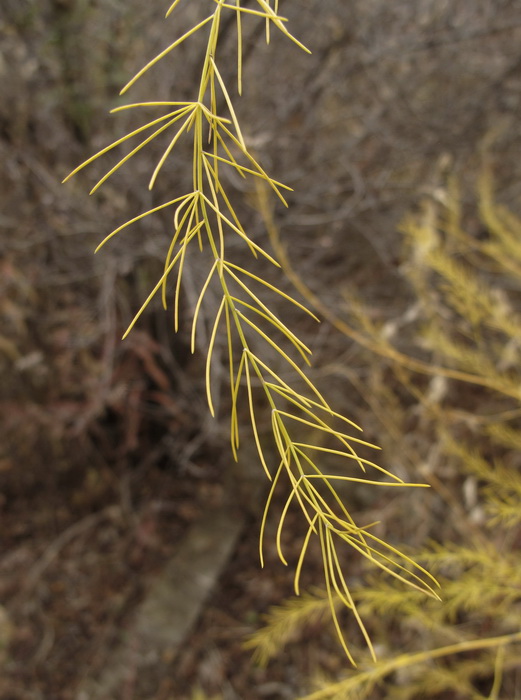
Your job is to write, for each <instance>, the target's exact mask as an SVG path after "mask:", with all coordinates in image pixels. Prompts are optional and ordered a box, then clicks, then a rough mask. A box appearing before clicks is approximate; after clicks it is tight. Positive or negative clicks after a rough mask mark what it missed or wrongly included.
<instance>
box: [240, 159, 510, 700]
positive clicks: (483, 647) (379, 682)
mask: <svg viewBox="0 0 521 700" xmlns="http://www.w3.org/2000/svg"><path fill="white" fill-rule="evenodd" d="M478 193H479V196H478V212H477V216H476V215H475V214H474V215H472V214H471V215H464V214H463V211H462V210H463V206H462V198H461V196H460V193H459V191H458V185H457V182H456V181H455V180H454V179H451V180H450V181H449V183H448V184H447V186H446V187H444V188H442V189H437V190H436V191H435V192H434V194H435V196H434V197H430V198H429V199H426V200H425V201H424V203H423V205H422V207H421V210H420V211H419V212H418V213H416V214H410V215H409V216H408V217H407V218H406V219H405V221H404V222H403V224H402V227H401V230H402V233H403V236H404V263H403V265H402V272H403V274H404V275H405V276H406V278H407V279H408V281H409V282H410V285H411V289H412V292H413V296H412V300H411V303H410V305H409V306H408V308H406V309H405V310H404V312H403V313H402V314H401V316H400V317H399V318H395V319H392V320H387V321H386V322H377V321H374V320H372V319H374V317H375V314H374V313H373V310H372V309H370V308H368V307H367V306H364V305H363V304H361V303H360V302H357V303H353V300H351V301H352V303H351V305H350V310H351V314H352V316H351V318H352V321H351V323H352V325H347V324H346V322H345V321H343V320H341V319H338V318H334V317H332V320H333V321H334V322H336V325H337V326H338V327H340V328H341V329H342V330H343V331H344V332H346V333H347V334H348V335H350V336H354V337H356V338H357V340H359V341H361V342H362V343H364V344H365V345H366V346H367V347H369V348H370V349H371V350H372V351H373V352H375V353H377V354H373V355H371V356H369V357H370V358H371V357H372V360H370V362H371V370H370V372H369V373H368V374H369V376H370V377H371V380H370V387H369V390H370V394H371V406H372V407H374V406H376V407H377V412H378V413H379V414H380V415H381V416H382V417H383V420H384V423H385V426H386V429H387V432H389V433H390V434H391V435H392V436H393V437H392V440H396V436H402V437H401V438H399V439H398V442H399V450H400V456H399V460H400V462H401V463H402V465H403V466H404V468H406V469H409V470H410V469H411V465H413V466H412V468H415V469H416V470H419V471H420V472H421V474H422V476H424V477H425V478H426V479H427V481H429V482H430V483H431V485H432V487H433V493H432V497H431V498H430V499H428V500H426V499H424V500H423V501H422V503H423V506H426V509H425V510H423V511H422V512H421V513H414V511H412V512H408V513H406V514H404V513H401V514H397V516H396V517H399V518H401V519H402V520H403V523H402V527H404V528H406V529H408V530H409V532H410V533H411V539H412V540H413V539H414V534H413V533H416V532H417V531H418V529H419V530H423V531H424V532H425V533H426V535H427V537H426V542H427V544H426V545H425V546H424V549H423V552H422V553H420V555H419V560H420V561H421V562H422V563H424V564H425V565H426V566H427V567H429V568H430V569H431V570H432V571H433V572H434V573H435V574H436V575H437V576H438V578H439V580H440V582H441V585H442V598H443V602H442V603H439V602H436V601H432V600H429V601H427V600H425V599H424V598H422V597H421V596H419V595H418V594H417V592H416V591H413V590H403V589H400V588H398V587H397V586H396V585H395V584H394V583H393V582H392V581H385V580H384V579H382V578H381V577H380V578H378V579H376V578H375V579H374V580H373V581H372V585H371V586H366V587H364V588H363V589H362V588H359V589H357V590H356V591H355V592H354V599H355V600H356V601H357V604H358V606H359V610H360V612H361V614H363V615H364V616H365V619H366V621H367V626H368V629H369V630H370V633H371V634H372V636H373V639H374V641H375V646H376V648H377V649H378V652H379V659H378V661H377V662H376V663H374V664H373V663H372V662H370V661H369V660H368V661H367V662H366V663H362V665H361V667H360V669H359V670H357V671H353V672H350V673H349V675H348V676H346V677H345V678H344V679H342V680H338V679H334V680H331V679H329V680H328V681H326V682H322V683H321V684H320V685H321V687H320V689H319V690H317V691H316V692H313V693H311V694H309V695H308V696H306V700H325V699H331V700H333V699H337V698H338V699H339V698H357V700H361V699H363V698H371V699H372V700H373V699H376V698H383V697H392V698H393V699H395V698H396V699H399V700H413V699H415V700H419V699H420V698H436V699H438V700H442V699H443V700H447V699H449V698H450V699H452V698H454V699H456V698H496V699H497V698H514V697H518V695H517V694H516V693H517V692H518V691H516V687H517V686H516V677H517V674H518V672H519V665H520V661H519V646H518V644H519V643H520V642H521V633H520V632H519V629H520V625H521V605H520V603H521V594H520V591H521V555H520V551H519V544H520V541H521V539H520V535H521V474H520V466H521V461H520V459H519V447H520V446H521V406H520V401H519V399H520V398H521V389H520V387H521V382H520V379H521V373H520V370H519V361H520V350H521V346H520V343H521V316H520V315H519V311H518V310H519V302H520V297H519V291H520V288H521V287H520V283H521V265H520V262H521V237H520V235H519V234H520V232H521V221H520V220H519V219H518V218H517V217H516V216H514V215H513V214H512V212H511V211H509V210H508V209H506V208H505V207H503V206H502V205H500V204H498V203H497V202H496V201H495V199H494V195H493V190H492V178H491V172H490V169H489V168H488V167H485V168H484V170H483V173H482V176H481V178H480V182H479V188H478ZM272 234H273V231H272ZM275 243H276V244H277V240H276V238H275ZM290 274H291V270H290ZM294 274H295V273H293V275H294ZM297 281H298V282H299V286H300V288H301V291H303V292H305V293H306V295H307V296H308V299H309V300H310V301H316V299H315V298H314V297H313V295H312V293H311V292H310V290H308V289H307V288H306V287H305V286H304V283H303V282H302V280H297ZM382 358H385V359H386V360H387V361H388V362H386V363H382ZM389 367H390V368H391V369H392V374H390V373H389ZM393 375H394V378H393ZM422 375H423V378H422ZM426 377H427V378H428V377H430V379H427V378H426ZM364 390H365V392H367V391H368V388H367V386H364ZM428 508H431V512H429V510H427V509H428ZM317 616H319V618H320V617H322V618H324V617H326V618H327V616H328V610H327V604H326V601H325V598H324V596H323V595H322V594H321V593H320V592H318V593H314V594H313V595H309V596H306V597H303V598H302V599H300V600H294V601H288V603H287V604H285V605H284V606H282V607H281V608H279V609H276V610H273V611H272V612H271V613H270V614H269V615H268V616H267V619H266V623H267V624H266V627H265V628H264V629H262V630H260V631H259V632H258V633H256V635H254V637H253V638H252V640H251V642H250V645H251V646H253V647H255V648H256V651H257V655H258V657H259V659H260V660H262V661H267V660H268V659H269V658H271V657H272V656H274V655H275V654H278V653H280V650H281V647H282V646H283V645H284V644H285V643H286V642H287V641H289V640H291V639H295V638H298V636H299V634H301V633H302V630H304V629H306V626H308V625H310V624H311V625H313V624H316V621H317ZM348 636H349V635H348ZM397 649H399V650H400V651H401V654H400V655H398V656H397V655H396V650H397ZM420 650H422V651H420Z"/></svg>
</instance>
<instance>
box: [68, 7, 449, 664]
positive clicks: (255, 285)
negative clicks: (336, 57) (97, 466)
mask: <svg viewBox="0 0 521 700" xmlns="http://www.w3.org/2000/svg"><path fill="white" fill-rule="evenodd" d="M200 4H201V6H203V5H205V3H204V2H201V3H200ZM206 4H207V5H208V6H209V10H208V14H207V15H206V16H205V17H204V19H202V20H201V21H199V22H198V23H196V24H195V25H194V26H193V27H192V28H191V29H190V30H188V31H187V32H185V33H184V34H182V36H180V37H178V38H177V39H175V40H174V41H172V42H171V43H170V44H169V45H168V46H167V47H166V48H165V49H164V50H162V51H160V53H158V54H157V55H156V56H155V57H154V58H152V59H151V60H150V61H149V62H148V63H147V64H146V65H145V66H144V67H143V68H142V69H141V70H140V71H138V73H137V74H136V75H135V76H134V77H133V78H132V79H131V80H130V81H129V82H128V83H127V85H126V86H125V87H124V88H123V90H122V94H124V93H126V92H127V91H128V90H129V89H130V88H131V87H132V86H133V85H134V83H136V81H138V80H140V79H141V78H142V77H143V76H145V75H146V74H147V72H148V71H149V70H150V69H152V68H153V67H154V66H155V64H157V63H158V62H159V61H160V60H162V59H164V58H165V57H167V56H168V55H169V54H170V52H172V51H173V50H174V49H175V48H176V47H178V46H179V45H181V44H182V43H183V42H185V41H187V40H189V39H190V38H191V37H193V36H194V35H196V34H203V33H205V36H206V46H205V50H204V56H203V60H202V69H201V72H200V79H199V84H198V85H196V86H195V89H194V92H195V99H194V100H193V101H176V100H170V99H163V100H157V99H156V100H154V101H149V102H137V103H131V104H127V105H123V106H118V107H117V108H116V109H114V110H113V111H114V112H116V113H117V112H121V111H124V110H135V111H137V112H143V111H145V112H150V111H151V112H152V113H153V114H154V115H155V116H153V118H152V119H150V120H148V121H146V122H145V123H144V124H143V125H142V126H139V127H138V128H136V129H134V130H132V131H130V132H129V133H127V134H125V135H124V136H122V137H121V138H119V139H117V140H116V141H115V142H114V143H112V144H110V145H108V146H107V147H105V148H103V149H102V150H100V151H99V152H98V153H96V154H95V155H94V156H92V157H91V158H89V159H88V160H87V161H86V162H85V163H83V164H82V165H80V166H79V167H78V168H76V170H74V171H73V172H72V173H71V175H69V177H71V176H72V175H74V174H75V173H77V172H78V171H79V170H81V169H82V168H84V167H85V166H87V165H89V164H90V163H92V162H93V161H94V160H96V159H98V158H100V157H101V156H104V155H106V154H109V153H111V152H112V151H113V149H117V148H118V147H120V146H123V147H124V146H126V145H127V142H131V141H132V142H133V140H134V139H135V140H136V141H137V145H135V146H133V147H131V149H130V150H129V151H127V152H126V153H125V154H124V155H123V156H121V157H120V158H119V159H118V160H117V162H116V163H115V165H113V166H111V167H110V168H109V169H108V171H107V172H106V173H105V175H103V177H101V178H100V179H99V180H98V182H97V183H96V184H95V185H94V187H93V188H92V190H91V193H94V192H96V190H98V188H99V187H101V186H102V185H103V183H105V182H106V181H107V180H108V179H109V178H110V177H111V176H112V175H113V174H114V173H116V171H117V170H118V169H119V168H120V167H122V166H127V164H128V162H129V161H130V160H131V158H132V157H133V156H134V155H136V154H137V153H138V152H140V151H141V149H143V148H145V147H146V146H147V145H148V144H150V143H151V142H152V141H153V140H155V139H156V138H157V137H160V136H163V137H167V138H168V140H167V146H166V148H165V149H164V152H163V154H162V156H161V157H160V158H159V160H158V162H157V163H156V164H154V165H153V166H152V167H151V177H150V181H149V183H148V186H149V188H150V189H152V188H153V187H154V185H155V183H156V181H157V178H158V177H159V175H160V172H161V170H162V168H163V166H164V165H165V162H166V161H167V159H169V158H170V157H171V156H172V154H173V151H174V149H175V147H176V145H177V144H178V143H179V142H180V141H181V140H182V139H185V140H190V142H191V145H192V160H191V163H190V165H188V164H187V165H188V168H190V169H191V172H192V185H191V188H190V190H189V191H188V192H184V193H179V192H173V193H172V196H171V198H169V199H168V201H165V202H164V203H162V204H160V205H159V206H156V207H153V208H152V209H149V210H148V211H145V212H143V213H141V214H140V215H138V216H136V217H133V218H132V219H131V220H130V221H127V222H126V223H124V224H122V225H121V226H118V227H117V228H116V229H115V230H114V231H112V232H111V233H109V234H108V235H107V236H106V237H105V238H104V240H103V241H102V243H101V244H100V246H98V249H99V248H100V247H101V246H103V245H105V244H106V243H108V242H109V241H110V240H111V239H112V238H113V237H114V236H116V235H117V234H119V233H121V232H122V231H124V230H125V229H126V228H127V227H128V226H130V225H132V224H134V223H136V222H138V221H141V220H143V219H145V218H146V217H149V216H153V215H154V214H157V213H158V212H160V211H162V210H166V209H168V210H171V211H172V212H173V216H172V219H173V233H172V239H171V242H170V246H169V248H168V250H167V252H166V256H165V263H164V271H163V274H162V275H161V277H160V279H159V280H158V281H157V284H156V285H155V286H154V287H153V289H152V290H151V291H150V294H149V295H148V297H147V299H146V300H145V301H144V303H143V305H142V307H141V308H140V309H139V310H138V312H137V313H136V315H135V317H134V320H133V321H132V322H131V324H130V326H129V328H128V330H127V331H126V333H125V336H126V335H127V334H128V333H129V332H130V330H131V329H132V327H133V326H134V325H135V323H136V322H137V320H138V319H139V317H140V316H141V314H142V313H143V312H144V311H145V309H146V308H147V305H148V304H149V303H150V301H151V300H152V298H153V297H154V296H155V295H156V294H161V298H162V302H163V305H164V307H165V308H166V307H167V302H168V298H169V289H170V287H169V285H170V282H171V277H172V276H174V278H175V279H174V281H173V284H172V286H173V309H174V329H175V330H178V328H179V323H180V314H181V297H182V293H183V272H184V271H185V270H186V266H187V265H189V264H191V261H192V256H193V255H194V254H195V252H196V251H197V249H198V250H199V257H198V258H197V265H198V268H199V269H204V270H205V274H204V282H203V284H202V285H201V287H200V290H199V293H198V298H197V300H196V302H195V304H194V307H193V320H192V326H191V348H192V352H194V351H195V350H196V339H197V333H198V327H200V323H201V318H202V317H203V315H204V317H205V318H208V317H209V316H210V315H211V316H212V320H211V322H210V324H209V328H210V332H209V334H208V336H209V337H208V342H207V345H206V391H207V399H208V405H209V409H210V411H211V413H212V414H214V404H215V400H214V396H213V393H212V368H213V367H214V365H215V361H216V360H215V358H214V355H215V352H214V351H215V348H216V347H217V344H218V343H217V339H218V337H220V334H223V335H224V338H225V340H224V347H225V348H226V350H225V353H226V355H227V365H228V377H229V406H230V418H229V420H230V443H231V450H232V453H233V455H234V457H235V458H236V459H237V456H238V450H239V443H240V438H239V435H240V426H241V416H242V412H241V406H242V405H244V407H245V409H246V410H245V413H246V414H247V415H248V416H249V423H250V427H251V431H250V436H251V439H252V440H253V441H254V443H255V445H256V448H257V452H258V455H259V459H260V463H261V465H262V468H263V469H264V471H265V473H266V476H267V478H268V479H269V480H270V481H271V489H270V492H269V495H268V498H267V502H266V507H265V510H264V515H263V517H262V521H261V528H260V529H261V534H260V557H261V562H263V537H264V532H265V527H266V521H267V516H268V511H269V510H270V505H271V504H272V502H273V497H274V494H275V490H276V489H285V490H286V500H285V505H284V506H283V508H282V511H281V513H280V516H279V518H280V520H279V525H278V529H277V535H276V540H277V551H278V554H279V557H280V559H281V560H282V561H283V562H284V563H287V561H286V558H285V554H284V552H283V550H282V546H281V535H282V531H283V528H284V523H285V519H286V515H287V513H288V511H289V509H290V508H292V507H298V508H300V510H301V512H302V515H303V517H304V518H305V521H306V523H307V534H306V535H305V536H304V538H303V543H302V549H301V554H300V557H299V559H298V562H297V563H296V567H295V577H294V587H295V592H296V593H297V594H298V593H299V580H300V575H301V570H302V567H303V563H304V559H305V556H306V552H307V551H308V548H309V544H310V541H311V540H312V539H313V538H314V539H316V540H317V541H318V542H319V545H320V548H321V552H322V558H323V567H324V579H325V585H326V591H327V593H326V601H327V605H328V606H329V609H330V612H331V615H332V619H333V623H334V626H335V628H336V631H337V633H338V636H339V638H340V640H341V643H342V645H343V648H344V651H345V653H346V654H347V656H348V657H349V658H350V659H351V660H352V661H353V659H352V656H351V653H350V651H349V649H348V647H347V644H346V642H345V640H344V636H343V634H342V630H341V626H340V622H339V620H338V617H337V613H336V610H337V603H338V601H340V603H341V604H342V605H343V606H345V607H346V608H347V609H348V610H349V611H350V612H351V614H352V615H353V616H354V619H355V620H356V623H357V624H358V626H359V628H360V630H361V631H362V633H363V636H364V637H365V640H366V643H367V644H368V646H369V649H370V651H371V654H372V655H373V656H374V651H373V648H372V645H371V641H370V639H369V635H368V633H367V631H366V629H365V626H364V623H363V621H362V618H361V617H360V615H359V612H358V609H357V605H356V602H355V600H354V599H353V596H352V594H351V591H350V587H349V585H348V581H347V579H346V576H345V572H344V570H343V559H344V555H343V554H342V548H343V547H345V546H347V547H350V548H352V549H354V550H356V551H357V552H358V553H359V554H360V555H361V556H362V557H365V559H366V560H368V561H369V562H370V563H371V564H373V565H375V566H376V567H378V568H379V569H380V570H381V571H382V572H384V573H385V574H389V575H391V576H392V577H394V579H396V580H398V581H400V582H403V583H407V584H408V585H409V586H410V587H412V588H413V589H416V590H418V591H421V592H423V593H426V594H428V595H429V596H431V597H433V598H437V597H438V596H437V593H436V592H435V588H436V586H437V583H436V581H435V579H434V578H433V577H432V576H431V575H430V574H429V573H428V572H427V571H426V570H425V569H424V568H423V567H421V566H419V565H418V564H416V563H414V561H413V560H412V559H411V558H410V557H409V556H406V555H403V554H400V553H399V552H398V551H397V550H396V549H395V548H394V547H393V546H391V545H390V544H388V543H386V542H384V541H382V540H381V539H379V538H378V537H377V536H376V535H375V534H373V532H372V530H371V526H370V525H365V526H361V525H358V524H357V523H355V521H354V520H353V518H352V517H351V515H350V513H349V510H348V508H347V506H346V504H345V503H344V502H343V500H342V498H341V497H340V496H339V494H338V493H337V490H336V488H335V483H342V482H351V483H357V482H363V483H365V484H369V485H374V486H375V487H381V486H388V487H393V486H397V487H401V486H421V485H422V484H406V483H405V482H404V481H403V480H402V479H400V478H398V477H397V476H394V475H393V474H391V473H390V472H389V471H387V470H386V469H384V468H382V467H380V466H378V465H377V464H376V463H375V462H373V461H371V460H369V459H367V458H366V457H364V456H361V454H360V448H362V449H363V450H365V449H366V448H369V449H373V448H374V447H375V446H374V445H372V444H370V443H368V442H367V441H365V440H363V439H361V438H360V437H358V436H357V435H356V431H359V430H360V428H359V427H358V426H357V425H356V424H355V423H353V422H352V421H351V420H349V419H348V418H346V417H345V416H343V415H340V414H339V413H337V412H335V411H334V410H333V408H332V407H331V406H330V405H329V403H328V402H327V401H326V399H325V398H324V396H323V395H322V393H321V392H320V391H319V389H318V388H317V387H316V386H315V384H314V383H313V382H312V381H311V380H310V379H309V377H308V376H307V375H306V373H305V371H304V369H303V367H305V365H306V364H308V363H309V355H310V354H311V353H310V350H309V348H308V347H307V346H306V345H305V344H304V343H303V342H302V340H301V339H300V338H299V337H298V336H297V335H296V334H295V333H294V332H293V331H292V330H291V329H290V328H289V327H288V325H287V324H286V322H285V321H283V320H282V319H281V318H280V316H279V315H278V313H275V311H274V310H273V308H272V307H271V306H270V305H269V302H265V301H263V298H265V296H266V295H268V296H269V295H270V294H271V295H272V296H273V298H278V299H279V300H282V301H283V302H284V303H287V304H288V305H290V306H292V307H293V308H296V309H298V310H299V311H301V312H303V313H307V314H310V315H311V316H312V317H313V318H315V317H314V315H313V314H312V313H311V312H310V311H308V310H307V309H306V307H304V306H303V305H302V304H301V303H300V302H299V301H298V300H297V299H295V298H293V297H291V296H289V295H288V294H287V293H286V292H285V291H284V290H283V289H282V288H281V287H279V286H275V285H274V284H272V283H271V282H270V281H269V280H268V276H267V275H264V274H262V273H261V274H260V275H259V274H257V273H256V272H254V271H253V270H252V269H251V268H250V267H249V266H248V264H247V263H241V264H239V263H237V262H235V261H233V260H232V259H231V256H230V254H229V249H230V246H229V242H230V240H232V239H233V240H234V241H237V240H239V241H240V242H242V244H243V246H244V249H245V253H247V254H249V255H250V256H251V257H250V259H253V258H258V259H259V260H262V261H263V262H264V264H265V265H268V266H272V267H275V268H278V267H280V261H278V260H277V259H276V258H274V257H273V256H272V255H271V254H270V253H269V252H268V251H267V250H266V249H265V248H264V247H262V246H261V245H260V244H259V243H258V242H257V241H256V240H254V239H253V238H252V237H251V236H250V235H249V234H248V232H247V231H246V230H245V227H244V226H243V224H242V223H241V220H240V216H239V212H238V209H237V206H236V205H235V204H234V193H233V192H230V191H229V190H228V188H227V183H228V181H229V179H230V178H227V177H224V176H223V175H224V173H226V171H228V172H231V173H232V174H233V175H234V176H235V177H237V176H238V177H240V178H241V179H244V180H246V181H247V180H250V181H252V182H253V183H255V181H256V182H257V183H260V184H262V185H265V186H266V187H268V188H270V189H271V190H272V191H273V193H274V195H275V196H276V197H277V198H278V199H279V200H280V201H281V202H282V203H283V204H286V201H285V199H284V192H285V191H287V190H289V189H290V188H289V187H288V186H287V185H284V184H282V183H281V182H278V181H277V180H276V179H274V178H273V177H271V176H270V175H269V174H268V173H267V172H266V171H265V170H264V169H263V168H262V166H261V165H260V164H259V162H258V160H257V158H256V157H255V156H254V154H253V153H252V150H251V148H250V147H249V145H248V143H247V140H246V139H245V137H244V134H243V131H242V130H241V126H240V124H239V119H238V116H237V113H236V110H235V108H234V104H233V100H232V97H231V89H230V88H229V87H228V84H227V83H228V80H227V77H226V74H227V69H228V71H229V68H230V66H229V61H226V60H224V61H223V60H220V58H219V38H220V33H221V32H222V29H223V25H224V18H225V17H226V18H228V17H230V16H232V18H234V19H235V22H236V28H237V63H236V74H237V90H238V92H239V94H240V93H241V92H242V82H243V72H244V69H243V60H242V55H243V46H242V42H243V23H245V22H247V21H261V22H263V23H265V35H266V41H267V42H268V43H269V41H270V35H271V32H272V31H274V30H277V31H279V32H281V33H282V34H283V35H284V36H285V37H287V38H288V39H289V40H290V41H292V42H293V43H294V44H295V45H296V46H298V47H300V48H302V49H304V50H305V51H307V49H306V48H305V47H304V46H303V45H302V44H301V43H300V41H299V40H298V39H296V38H295V37H294V36H293V35H292V34H291V33H290V31H289V30H288V28H287V24H288V21H287V18H285V17H283V16H282V15H281V14H280V13H279V2H278V1H277V0H274V2H270V1H269V0H257V3H256V5H255V7H254V8H252V7H244V6H243V4H242V3H241V0H235V2H225V0H215V1H214V2H208V3H206ZM178 5H179V6H182V3H181V2H180V0H175V2H173V3H172V4H171V6H170V7H169V9H168V11H167V13H166V16H167V17H169V16H170V15H171V14H172V13H173V11H174V10H175V9H176V8H177V6H178ZM230 13H231V15H230ZM156 115H158V116H156ZM127 167H128V166H127ZM194 249H195V251H194ZM210 288H212V289H213V290H216V294H217V297H218V303H217V305H216V308H214V307H213V306H212V303H211V302H209V301H208V296H209V294H208V291H209V289H210ZM273 358H275V361H274V359H273ZM281 366H283V370H281V369H279V367H281ZM291 376H292V377H293V379H289V377H291ZM266 410H267V411H269V412H270V414H271V429H272V435H271V439H270V438H269V436H266V435H264V434H262V431H261V429H260V420H259V412H264V413H265V411H266ZM353 432H354V433H355V434H354V435H353ZM310 436H311V437H310ZM363 454H365V452H364V453H363ZM273 455H275V464H274V465H273V463H272V462H273ZM328 455H329V456H330V455H335V456H337V457H340V458H343V459H344V460H345V465H346V469H345V472H344V473H341V474H330V473H328V470H327V469H325V468H324V467H323V466H321V464H322V461H323V460H321V458H326V457H327V456H328Z"/></svg>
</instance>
